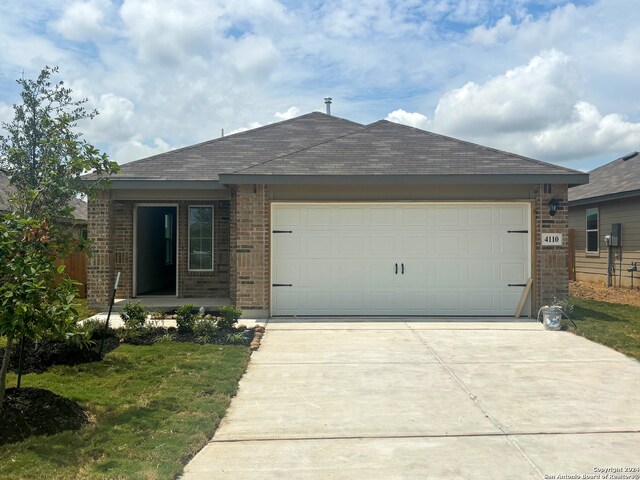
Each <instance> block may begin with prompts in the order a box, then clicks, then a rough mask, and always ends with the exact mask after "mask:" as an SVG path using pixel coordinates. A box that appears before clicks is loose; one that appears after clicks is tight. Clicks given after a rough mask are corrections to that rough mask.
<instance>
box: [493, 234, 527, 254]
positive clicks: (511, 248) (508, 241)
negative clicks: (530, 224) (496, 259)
mask: <svg viewBox="0 0 640 480" xmlns="http://www.w3.org/2000/svg"><path fill="white" fill-rule="evenodd" d="M499 238H500V251H499V253H500V256H501V257H503V258H504V257H505V256H507V255H509V256H515V257H518V258H521V257H522V256H524V255H526V253H527V243H528V241H527V238H528V237H527V236H526V235H524V234H521V233H512V234H506V235H500V237H499Z"/></svg>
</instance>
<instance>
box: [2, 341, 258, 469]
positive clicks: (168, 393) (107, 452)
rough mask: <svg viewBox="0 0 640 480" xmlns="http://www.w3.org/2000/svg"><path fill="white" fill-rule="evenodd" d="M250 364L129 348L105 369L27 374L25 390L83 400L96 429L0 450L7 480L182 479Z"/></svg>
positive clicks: (231, 350) (219, 350)
mask: <svg viewBox="0 0 640 480" xmlns="http://www.w3.org/2000/svg"><path fill="white" fill-rule="evenodd" d="M248 360H249V350H248V349H247V348H245V347H237V346H219V345H196V344H188V343H166V344H165V343H159V344H155V345H153V346H149V347H143V346H131V345H122V346H120V347H119V348H117V349H116V350H114V351H113V352H111V353H110V354H109V355H107V357H106V358H105V360H104V361H102V362H96V363H90V364H84V365H79V366H76V367H63V366H56V367H53V368H52V369H51V370H49V371H48V372H47V373H43V374H40V375H36V374H31V375H26V376H24V377H23V378H22V384H23V385H24V386H33V387H40V388H46V389H49V390H51V391H53V392H55V393H56V394H58V395H62V396H64V397H67V398H71V399H73V400H75V401H77V402H79V403H80V404H81V405H82V406H83V407H84V408H85V409H86V410H87V411H88V412H89V413H90V415H91V416H92V423H91V424H89V425H88V426H86V427H84V428H83V429H82V430H80V431H79V432H63V433H60V434H58V435H53V436H50V437H31V438H29V439H27V440H25V441H23V442H19V443H14V444H11V445H5V446H2V447H0V478H2V479H30V478H47V479H50V478H52V479H53V478H60V479H62V478H64V479H86V478H92V479H93V478H121V479H156V478H157V479H160V478H161V479H165V478H166V479H169V478H174V477H175V476H176V475H177V474H179V473H180V472H181V471H182V467H183V465H184V463H185V462H187V461H188V460H189V459H190V458H191V457H192V456H193V455H195V453H197V452H198V451H199V450H200V449H201V448H202V447H204V445H205V444H206V443H207V441H208V439H210V438H211V437H212V435H213V433H214V431H215V430H216V428H217V426H218V423H219V421H220V419H221V418H222V416H223V415H224V413H225V411H226V409H227V407H228V406H229V402H230V401H231V397H232V396H233V395H234V394H235V392H236V389H237V386H238V381H239V379H240V377H241V376H242V374H243V372H244V370H245V368H246V365H247V362H248ZM14 384H15V376H13V375H10V376H9V378H8V386H12V385H14Z"/></svg>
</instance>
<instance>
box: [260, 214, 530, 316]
mask: <svg viewBox="0 0 640 480" xmlns="http://www.w3.org/2000/svg"><path fill="white" fill-rule="evenodd" d="M529 208H530V207H529V205H528V204H525V203H502V204H498V203H490V204H487V203H429V204H426V203H407V204H397V203H396V204H388V203H385V204H372V203H362V204H357V203H348V204H347V203H342V204H284V203H283V204H273V206H272V230H273V233H272V275H271V281H272V287H271V292H272V293H271V298H272V315H513V314H514V312H515V310H516V307H517V304H518V301H519V299H520V296H521V294H522V292H523V286H521V285H522V284H524V283H525V282H526V281H527V279H528V278H529V275H530V267H529V266H530V261H529V254H530V247H529V233H528V230H529V223H530V222H529V216H530V214H529V211H530V210H529ZM509 284H512V286H509ZM513 284H515V285H513Z"/></svg>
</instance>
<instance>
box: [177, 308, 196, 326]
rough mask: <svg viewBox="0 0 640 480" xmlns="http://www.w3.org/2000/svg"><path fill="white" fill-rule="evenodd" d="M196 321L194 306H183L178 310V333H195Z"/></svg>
mask: <svg viewBox="0 0 640 480" xmlns="http://www.w3.org/2000/svg"><path fill="white" fill-rule="evenodd" d="M195 319H196V314H195V313H194V312H193V305H192V304H190V303H188V304H187V305H182V306H181V307H180V308H178V309H177V310H176V325H177V326H178V333H191V332H193V322H194V321H195Z"/></svg>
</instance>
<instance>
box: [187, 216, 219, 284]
mask: <svg viewBox="0 0 640 480" xmlns="http://www.w3.org/2000/svg"><path fill="white" fill-rule="evenodd" d="M189 270H204V271H207V270H209V271H210V270H213V207H189Z"/></svg>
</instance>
